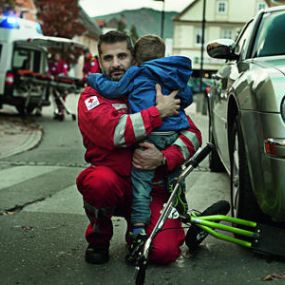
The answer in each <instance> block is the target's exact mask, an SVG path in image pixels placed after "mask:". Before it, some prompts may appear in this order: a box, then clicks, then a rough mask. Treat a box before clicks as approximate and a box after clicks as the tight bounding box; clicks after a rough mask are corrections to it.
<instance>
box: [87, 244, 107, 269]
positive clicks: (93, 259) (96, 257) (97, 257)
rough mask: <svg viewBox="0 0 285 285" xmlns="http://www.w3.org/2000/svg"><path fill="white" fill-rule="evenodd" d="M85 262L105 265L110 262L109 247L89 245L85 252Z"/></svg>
mask: <svg viewBox="0 0 285 285" xmlns="http://www.w3.org/2000/svg"><path fill="white" fill-rule="evenodd" d="M85 261H86V262H87V263H91V264H104V263H107V262H108V261H109V247H99V246H98V247H93V246H91V245H90V244H89V245H88V247H87V249H86V251H85Z"/></svg>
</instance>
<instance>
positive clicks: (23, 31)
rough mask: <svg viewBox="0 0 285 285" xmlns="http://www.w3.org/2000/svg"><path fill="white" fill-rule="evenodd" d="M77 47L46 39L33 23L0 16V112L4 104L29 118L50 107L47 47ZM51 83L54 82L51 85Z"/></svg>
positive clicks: (49, 38)
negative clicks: (45, 107) (33, 112)
mask: <svg viewBox="0 0 285 285" xmlns="http://www.w3.org/2000/svg"><path fill="white" fill-rule="evenodd" d="M64 45H65V46H66V45H75V46H76V47H79V48H82V49H84V48H85V47H84V46H82V45H81V44H79V43H76V42H74V41H72V40H69V39H65V38H57V37H46V36H44V35H43V34H42V31H41V26H40V25H39V24H38V23H36V22H33V21H29V20H26V19H20V18H16V17H9V16H7V17H5V16H0V108H1V107H2V105H3V104H9V105H13V106H15V107H16V109H17V110H18V112H19V113H21V114H29V113H31V112H32V111H33V110H34V109H35V108H37V107H39V108H41V107H42V106H46V105H49V104H50V102H49V96H48V94H47V90H48V86H50V85H51V81H54V80H53V78H52V77H51V76H49V75H48V61H47V58H48V57H47V56H48V54H47V47H53V48H54V47H55V48H61V47H62V46H64ZM52 83H54V82H52Z"/></svg>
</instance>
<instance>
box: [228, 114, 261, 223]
mask: <svg viewBox="0 0 285 285" xmlns="http://www.w3.org/2000/svg"><path fill="white" fill-rule="evenodd" d="M230 142H231V147H230V158H231V209H232V216H234V217H237V218H241V219H247V220H252V221H256V222H262V221H263V219H264V217H265V215H264V214H263V213H262V211H261V210H260V208H259V206H258V204H257V202H256V198H255V195H254V193H253V191H252V187H251V181H250V176H249V170H248V164H247V155H246V151H245V145H244V139H243V136H242V132H241V127H240V124H239V120H238V116H236V117H235V119H234V122H233V125H232V129H231V136H230Z"/></svg>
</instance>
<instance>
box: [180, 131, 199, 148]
mask: <svg viewBox="0 0 285 285" xmlns="http://www.w3.org/2000/svg"><path fill="white" fill-rule="evenodd" d="M181 134H182V135H184V136H185V137H186V138H188V139H189V140H190V141H191V143H192V144H193V146H194V149H195V151H196V150H197V149H198V148H199V147H200V142H199V140H198V138H197V137H196V135H195V134H194V133H192V132H189V131H183V132H181Z"/></svg>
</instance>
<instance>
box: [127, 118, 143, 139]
mask: <svg viewBox="0 0 285 285" xmlns="http://www.w3.org/2000/svg"><path fill="white" fill-rule="evenodd" d="M130 118H131V121H132V125H133V129H134V134H135V138H136V140H137V141H139V140H141V139H143V138H145V137H146V135H147V134H146V130H145V126H144V122H143V118H142V115H141V113H135V114H132V115H130Z"/></svg>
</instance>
